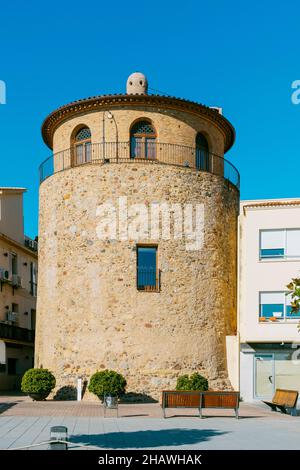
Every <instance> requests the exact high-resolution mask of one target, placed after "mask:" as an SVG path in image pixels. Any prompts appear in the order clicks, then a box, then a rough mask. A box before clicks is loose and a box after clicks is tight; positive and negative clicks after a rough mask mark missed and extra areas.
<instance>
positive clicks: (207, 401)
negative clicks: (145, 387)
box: [161, 390, 240, 418]
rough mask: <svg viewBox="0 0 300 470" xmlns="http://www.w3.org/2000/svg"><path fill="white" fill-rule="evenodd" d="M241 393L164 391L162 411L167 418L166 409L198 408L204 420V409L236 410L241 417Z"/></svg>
mask: <svg viewBox="0 0 300 470" xmlns="http://www.w3.org/2000/svg"><path fill="white" fill-rule="evenodd" d="M239 402H240V393H239V392H213V391H208V392H197V391H183V390H163V392H162V405H161V406H162V409H163V414H164V418H166V408H198V410H199V417H200V418H202V410H203V409H204V408H222V409H228V408H229V409H234V410H235V416H236V418H238V417H239Z"/></svg>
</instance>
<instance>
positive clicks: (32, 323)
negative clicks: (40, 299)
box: [30, 308, 36, 331]
mask: <svg viewBox="0 0 300 470" xmlns="http://www.w3.org/2000/svg"><path fill="white" fill-rule="evenodd" d="M35 324H36V311H35V309H33V308H32V309H31V311H30V327H31V329H32V330H34V331H35Z"/></svg>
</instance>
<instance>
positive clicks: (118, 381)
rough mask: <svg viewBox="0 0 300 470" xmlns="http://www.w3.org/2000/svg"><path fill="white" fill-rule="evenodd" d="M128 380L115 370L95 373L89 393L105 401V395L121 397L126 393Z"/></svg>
mask: <svg viewBox="0 0 300 470" xmlns="http://www.w3.org/2000/svg"><path fill="white" fill-rule="evenodd" d="M126 385H127V382H126V379H125V378H124V377H123V375H121V374H118V372H115V371H114V370H107V369H106V370H102V371H100V372H95V374H93V375H92V377H91V379H90V383H89V386H88V390H89V392H92V393H94V395H96V396H97V397H98V398H100V399H101V400H103V398H104V395H111V396H115V397H119V396H121V395H123V394H124V393H125V389H126Z"/></svg>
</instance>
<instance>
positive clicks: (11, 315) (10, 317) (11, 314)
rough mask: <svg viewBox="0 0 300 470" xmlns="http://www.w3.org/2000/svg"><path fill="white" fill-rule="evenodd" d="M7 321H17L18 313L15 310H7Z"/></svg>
mask: <svg viewBox="0 0 300 470" xmlns="http://www.w3.org/2000/svg"><path fill="white" fill-rule="evenodd" d="M7 321H9V322H14V323H15V322H17V321H18V313H17V312H7Z"/></svg>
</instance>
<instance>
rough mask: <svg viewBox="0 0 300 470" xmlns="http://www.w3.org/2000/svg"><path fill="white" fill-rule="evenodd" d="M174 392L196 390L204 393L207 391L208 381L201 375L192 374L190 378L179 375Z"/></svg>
mask: <svg viewBox="0 0 300 470" xmlns="http://www.w3.org/2000/svg"><path fill="white" fill-rule="evenodd" d="M176 390H198V391H201V392H205V391H206V390H208V380H207V379H206V378H205V377H203V375H200V374H198V372H194V373H193V374H191V375H190V376H188V375H187V374H185V375H180V376H179V377H178V378H177V384H176Z"/></svg>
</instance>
